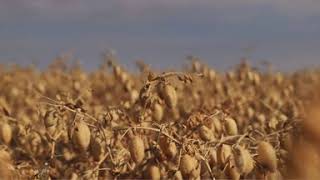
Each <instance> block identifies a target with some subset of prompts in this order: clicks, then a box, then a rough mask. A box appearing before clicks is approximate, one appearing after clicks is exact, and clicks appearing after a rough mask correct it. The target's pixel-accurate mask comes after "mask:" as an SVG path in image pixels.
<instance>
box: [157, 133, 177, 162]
mask: <svg viewBox="0 0 320 180" xmlns="http://www.w3.org/2000/svg"><path fill="white" fill-rule="evenodd" d="M159 145H160V148H161V150H162V151H163V152H164V154H165V155H166V156H167V157H168V158H169V159H172V158H174V157H175V156H176V155H177V152H178V151H177V146H176V144H175V143H174V142H172V141H170V140H168V139H167V138H166V137H161V138H160V141H159Z"/></svg>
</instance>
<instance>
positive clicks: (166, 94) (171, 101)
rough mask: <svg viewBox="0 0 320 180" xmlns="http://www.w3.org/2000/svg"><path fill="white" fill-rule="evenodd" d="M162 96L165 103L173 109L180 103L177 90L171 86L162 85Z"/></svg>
mask: <svg viewBox="0 0 320 180" xmlns="http://www.w3.org/2000/svg"><path fill="white" fill-rule="evenodd" d="M160 95H161V97H162V98H163V99H164V101H165V103H166V104H167V106H168V107H170V108H171V109H174V108H175V107H176V106H177V103H178V97H177V92H176V89H175V88H174V87H173V86H172V85H170V84H166V85H164V84H162V85H160Z"/></svg>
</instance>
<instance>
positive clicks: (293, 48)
mask: <svg viewBox="0 0 320 180" xmlns="http://www.w3.org/2000/svg"><path fill="white" fill-rule="evenodd" d="M319 19H320V1H319V0H304V1H301V0H241V1H239V0H197V1H194V0H161V1H160V0H90V1H88V0H0V61H1V62H2V63H8V62H14V63H19V64H29V63H31V62H33V61H36V62H37V63H38V64H39V65H40V66H42V67H43V66H45V65H47V64H48V63H49V62H50V60H52V59H53V58H54V57H55V56H57V55H59V54H61V53H64V52H72V53H73V54H74V57H75V58H78V59H80V61H81V62H82V64H83V65H84V66H86V67H88V68H89V69H92V68H95V67H97V65H98V64H99V63H100V60H101V53H102V52H103V51H104V50H105V49H114V50H115V51H116V52H117V56H118V57H119V59H120V62H121V63H122V64H125V65H127V66H132V65H133V64H134V61H135V60H137V59H144V60H145V62H147V63H148V64H151V65H152V66H153V67H155V68H167V67H181V66H182V65H183V64H184V63H185V62H186V61H185V56H187V55H190V54H192V55H196V56H199V57H200V58H202V59H203V61H204V62H205V63H208V64H209V65H211V66H213V67H216V68H218V69H226V68H230V67H232V66H233V65H235V64H237V63H238V62H239V59H240V58H241V57H242V56H245V55H247V54H248V53H246V51H245V50H244V49H246V48H248V47H253V50H252V51H251V52H250V53H249V54H250V56H251V61H252V63H253V64H256V65H258V64H259V63H260V62H261V61H264V60H267V61H270V62H271V63H272V64H274V66H276V67H278V69H280V70H294V69H298V68H302V67H310V66H314V65H319V64H320V50H319V48H320V36H319V34H320V20H319Z"/></svg>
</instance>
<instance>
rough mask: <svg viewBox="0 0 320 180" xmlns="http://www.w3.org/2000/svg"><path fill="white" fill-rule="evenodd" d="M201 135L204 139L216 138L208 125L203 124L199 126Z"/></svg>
mask: <svg viewBox="0 0 320 180" xmlns="http://www.w3.org/2000/svg"><path fill="white" fill-rule="evenodd" d="M199 135H200V137H201V139H202V140H204V141H212V140H214V134H213V132H212V131H211V129H209V128H208V127H206V126H204V125H202V126H200V128H199Z"/></svg>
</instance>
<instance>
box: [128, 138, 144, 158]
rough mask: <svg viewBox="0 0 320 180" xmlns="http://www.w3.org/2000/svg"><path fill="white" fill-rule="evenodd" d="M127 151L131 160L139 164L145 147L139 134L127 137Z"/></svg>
mask: <svg viewBox="0 0 320 180" xmlns="http://www.w3.org/2000/svg"><path fill="white" fill-rule="evenodd" d="M129 151H130V154H131V158H132V160H133V161H134V162H135V163H137V164H140V163H141V162H142V161H143V159H144V156H145V152H144V151H145V148H144V143H143V140H142V139H141V138H140V137H139V136H132V137H130V139H129Z"/></svg>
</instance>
